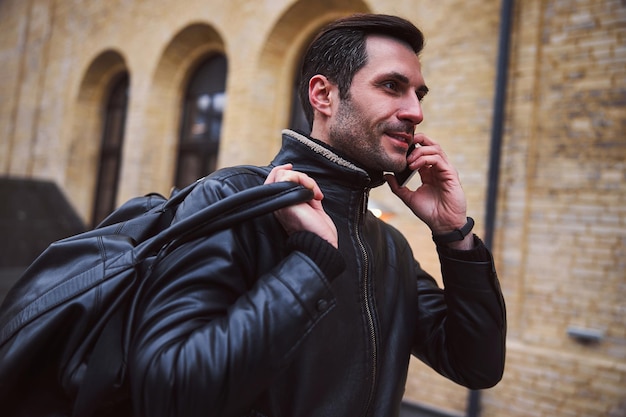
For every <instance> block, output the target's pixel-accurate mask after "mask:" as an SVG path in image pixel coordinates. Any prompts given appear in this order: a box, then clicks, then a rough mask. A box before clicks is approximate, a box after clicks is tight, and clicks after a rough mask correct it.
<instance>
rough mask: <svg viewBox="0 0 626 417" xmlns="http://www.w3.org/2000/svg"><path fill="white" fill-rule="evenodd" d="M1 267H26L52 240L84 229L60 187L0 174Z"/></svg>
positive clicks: (49, 183)
mask: <svg viewBox="0 0 626 417" xmlns="http://www.w3.org/2000/svg"><path fill="white" fill-rule="evenodd" d="M0 196H2V197H0V198H1V199H2V203H0V236H1V237H2V239H0V269H15V268H25V267H27V266H28V265H30V264H31V263H32V262H33V261H34V260H35V258H36V257H37V256H38V255H39V254H40V253H41V252H42V251H43V250H44V249H45V248H46V247H47V246H48V245H49V244H50V243H52V242H54V241H56V240H59V239H62V238H65V237H68V236H71V235H74V234H77V233H80V232H82V231H84V230H85V225H84V224H83V222H82V220H81V219H80V217H79V216H78V214H77V213H76V211H75V210H74V208H73V207H72V206H71V204H70V203H69V202H68V201H67V199H66V198H65V195H64V194H63V192H62V191H61V190H60V189H59V187H58V186H57V185H56V184H55V183H53V182H49V181H43V180H32V179H20V178H10V177H0Z"/></svg>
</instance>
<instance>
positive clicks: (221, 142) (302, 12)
mask: <svg viewBox="0 0 626 417" xmlns="http://www.w3.org/2000/svg"><path fill="white" fill-rule="evenodd" d="M503 3H504V2H503ZM510 3H514V4H513V9H512V21H511V23H510V25H506V27H504V28H502V27H501V22H502V18H501V5H502V4H501V2H499V1H486V0H469V1H459V0H450V1H442V2H432V1H426V0H394V1H389V0H369V1H367V0H323V1H319V0H267V1H249V0H231V1H228V2H223V1H217V0H186V1H185V2H180V1H175V0H110V1H106V2H100V1H94V0H0V63H1V65H0V176H8V177H19V178H41V179H46V180H51V181H54V182H56V183H57V184H58V185H59V187H60V188H61V189H62V190H63V191H64V193H65V194H66V196H67V198H68V199H69V200H70V202H71V203H72V205H73V206H74V207H75V209H76V210H77V212H78V213H79V215H80V216H81V217H82V218H83V220H84V221H85V222H86V223H87V224H92V223H94V222H95V221H97V220H98V218H100V217H101V216H102V215H103V211H104V212H106V211H107V210H108V209H109V207H113V206H115V205H117V204H119V203H121V202H123V201H125V200H127V199H128V198H130V197H132V196H135V195H140V194H145V193H147V192H153V191H156V192H160V193H162V194H168V193H169V190H170V189H171V187H172V186H175V185H180V184H183V183H185V182H189V181H190V180H191V179H192V178H195V177H197V176H200V175H204V174H206V173H208V172H209V171H211V170H213V169H215V168H216V167H221V166H228V165H234V164H247V163H253V164H265V163H267V162H269V160H270V159H271V158H272V156H273V155H274V153H275V152H276V151H277V150H278V148H279V146H280V132H281V129H283V128H285V127H288V126H291V125H294V124H297V117H298V112H297V109H296V107H297V106H295V105H294V94H293V93H294V83H295V80H296V72H297V66H298V62H299V59H300V56H301V54H302V53H303V50H304V48H305V47H306V45H307V42H308V41H309V40H310V38H311V36H312V35H313V34H314V33H315V32H316V30H318V29H319V28H320V27H321V26H323V25H324V24H325V23H327V22H329V21H331V20H333V19H335V18H337V17H340V16H344V15H347V14H351V13H355V12H375V13H390V14H398V15H401V16H403V17H406V18H408V19H410V20H412V21H413V22H414V23H416V24H417V25H418V26H419V27H420V28H421V29H422V30H423V31H424V33H425V36H426V48H425V50H424V52H423V53H422V55H421V57H422V65H423V73H424V76H425V79H426V82H427V84H428V86H429V89H430V93H429V95H428V98H427V99H426V100H425V102H424V105H423V106H424V113H425V121H424V123H423V124H422V125H421V127H420V129H422V130H423V131H424V132H426V133H428V134H429V135H430V136H432V137H433V138H435V139H436V140H438V141H439V142H440V143H441V144H442V146H443V147H444V149H446V152H447V154H448V155H449V157H450V158H451V160H452V162H453V163H454V164H455V166H456V167H457V169H458V170H459V171H460V174H461V179H462V182H463V185H464V188H465V190H466V193H467V196H468V200H469V201H468V203H469V214H470V215H471V216H473V217H474V218H475V219H477V230H476V231H477V233H479V234H484V233H485V232H486V230H485V227H486V226H485V225H486V224H488V223H487V222H486V221H483V219H485V217H486V216H487V215H488V213H487V212H488V211H489V210H488V209H487V208H486V207H487V206H486V202H487V200H488V197H489V191H488V190H489V187H488V185H489V184H490V183H491V184H492V185H493V184H495V186H496V188H495V191H496V192H495V206H494V207H495V212H494V213H492V215H493V216H494V228H493V230H492V231H491V232H492V233H493V243H492V249H493V252H494V256H495V258H496V264H497V267H498V271H499V275H500V279H501V283H502V287H503V291H504V293H505V298H506V301H507V306H508V321H509V333H508V349H507V355H508V360H507V367H506V371H505V375H504V379H503V380H502V382H501V383H500V384H499V385H498V386H496V387H495V388H492V389H490V390H485V391H483V392H481V393H480V396H479V399H478V400H479V402H480V410H479V414H480V415H482V416H490V417H491V416H493V417H497V416H507V417H522V416H533V417H534V416H537V417H544V416H545V417H548V416H550V417H552V416H565V417H583V416H585V417H588V416H598V417H599V416H610V417H619V416H622V417H623V416H626V249H625V248H626V112H625V109H626V4H625V3H624V2H623V1H621V0H525V1H523V2H522V1H518V2H510ZM503 34H508V35H510V51H509V53H508V54H507V56H508V61H507V62H506V67H505V74H506V75H507V76H508V77H507V79H506V83H505V84H504V89H503V90H499V88H502V86H500V87H498V86H497V85H496V79H497V78H498V75H499V74H501V72H499V67H498V65H497V63H498V58H499V56H500V55H499V53H500V51H501V49H500V47H499V45H500V44H499V41H500V40H501V39H503ZM499 91H500V92H502V91H504V92H505V93H506V94H505V96H504V97H505V101H504V103H503V104H502V105H501V107H498V108H495V105H494V97H495V96H496V95H497V93H498V92H499ZM294 109H295V110H294ZM495 110H502V113H503V114H502V118H501V120H500V121H501V122H502V126H503V130H502V133H503V134H502V136H501V138H502V142H501V146H500V147H499V148H498V149H495V148H494V146H493V144H492V142H493V141H492V139H493V137H494V129H493V127H494V124H495V123H496V122H497V120H496V117H495V116H497V114H498V112H497V111H495ZM494 152H495V154H494ZM493 157H495V158H496V159H497V160H498V161H499V162H500V164H499V168H498V169H497V174H498V176H497V181H494V179H493V177H492V175H493V171H491V170H490V167H492V166H493V165H491V164H490V160H491V159H490V158H493ZM198 173H200V174H198ZM372 199H373V200H375V201H377V202H379V203H380V204H381V205H382V206H385V207H386V210H387V211H388V212H389V213H390V214H391V215H392V216H391V217H390V219H389V222H391V223H393V224H394V225H396V226H397V227H399V228H400V229H401V230H403V232H404V233H405V235H406V236H407V237H408V238H409V240H410V242H411V245H412V247H413V249H414V251H415V253H416V256H417V258H418V259H419V260H420V262H421V263H422V265H423V266H424V267H425V269H427V270H429V271H430V272H431V273H433V274H434V275H437V273H438V272H437V271H438V262H437V258H436V253H435V250H434V247H433V244H432V241H431V240H430V236H429V233H428V230H427V229H426V227H425V226H423V225H420V224H419V222H417V221H416V220H415V219H414V218H413V217H412V216H411V215H410V213H409V212H408V210H407V209H405V208H403V207H401V206H399V205H398V203H397V202H396V200H394V198H393V196H392V195H391V194H390V193H389V192H388V191H387V190H386V189H384V187H383V188H381V189H377V190H375V191H373V193H372ZM406 400H407V402H412V403H418V404H424V405H426V406H427V407H431V408H434V409H438V410H442V411H443V412H446V413H448V414H450V415H461V414H464V413H465V412H466V408H467V403H468V392H467V390H465V389H464V388H462V387H458V386H456V385H454V384H452V383H450V382H448V381H447V380H445V379H443V378H442V377H440V376H439V375H437V374H435V373H434V372H433V371H431V370H430V369H428V368H426V367H425V366H424V365H422V364H420V363H418V362H413V363H412V364H411V371H410V377H409V381H408V383H407V388H406Z"/></svg>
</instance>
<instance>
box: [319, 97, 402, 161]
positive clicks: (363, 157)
mask: <svg viewBox="0 0 626 417" xmlns="http://www.w3.org/2000/svg"><path fill="white" fill-rule="evenodd" d="M396 129H397V128H396ZM393 130H394V129H393V128H391V127H390V126H389V124H388V123H379V124H376V125H374V126H370V124H369V123H368V122H367V120H365V119H364V118H363V117H362V113H361V111H359V109H358V107H357V106H355V105H354V103H353V102H352V100H350V98H346V99H344V100H342V102H341V105H340V106H339V108H338V111H337V117H336V119H335V122H334V123H333V124H332V125H331V126H330V128H329V138H330V141H331V143H330V145H331V146H333V147H334V148H335V149H337V150H338V151H340V152H342V153H343V154H345V155H346V156H348V157H350V158H351V159H353V160H354V161H355V162H357V163H359V164H360V165H361V166H362V167H363V168H365V169H367V170H375V171H384V172H399V171H402V170H403V169H404V168H406V159H397V158H393V157H392V156H390V155H388V153H387V150H386V149H385V148H384V147H383V145H382V136H383V134H384V132H385V131H393Z"/></svg>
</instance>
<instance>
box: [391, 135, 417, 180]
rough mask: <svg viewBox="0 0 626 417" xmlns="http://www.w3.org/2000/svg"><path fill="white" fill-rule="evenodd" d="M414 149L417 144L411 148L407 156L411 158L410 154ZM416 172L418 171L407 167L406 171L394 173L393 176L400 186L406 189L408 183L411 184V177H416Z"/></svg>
mask: <svg viewBox="0 0 626 417" xmlns="http://www.w3.org/2000/svg"><path fill="white" fill-rule="evenodd" d="M413 149H415V144H413V145H411V146H409V150H408V151H407V152H406V155H407V156H409V154H410V153H411V152H413ZM416 172H417V171H413V170H412V169H410V168H409V166H408V165H407V167H406V169H405V170H404V171H402V172H394V173H393V175H394V176H395V177H396V180H397V181H398V184H399V185H400V186H401V187H404V186H405V185H406V183H407V182H409V180H410V179H411V177H413V175H415V173H416Z"/></svg>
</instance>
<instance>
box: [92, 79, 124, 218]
mask: <svg viewBox="0 0 626 417" xmlns="http://www.w3.org/2000/svg"><path fill="white" fill-rule="evenodd" d="M111 86H112V87H111V90H110V93H109V96H108V99H107V101H106V106H105V108H104V126H103V131H102V141H101V146H100V162H99V164H98V177H97V185H96V196H95V201H94V206H93V207H94V208H93V216H92V223H93V225H94V226H95V225H96V224H98V223H99V222H101V221H102V220H103V219H104V218H105V217H106V216H107V215H108V214H109V213H111V211H113V209H115V199H116V197H117V186H118V181H119V171H120V165H121V157H122V145H123V144H124V126H125V124H126V110H127V107H128V73H123V74H120V75H119V76H118V77H117V78H116V79H114V80H113V82H112V83H111Z"/></svg>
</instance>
